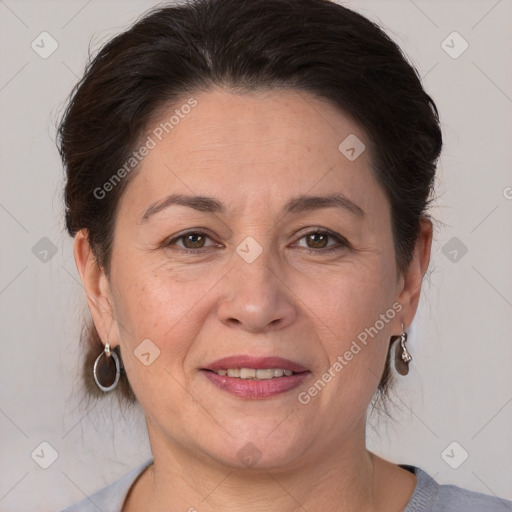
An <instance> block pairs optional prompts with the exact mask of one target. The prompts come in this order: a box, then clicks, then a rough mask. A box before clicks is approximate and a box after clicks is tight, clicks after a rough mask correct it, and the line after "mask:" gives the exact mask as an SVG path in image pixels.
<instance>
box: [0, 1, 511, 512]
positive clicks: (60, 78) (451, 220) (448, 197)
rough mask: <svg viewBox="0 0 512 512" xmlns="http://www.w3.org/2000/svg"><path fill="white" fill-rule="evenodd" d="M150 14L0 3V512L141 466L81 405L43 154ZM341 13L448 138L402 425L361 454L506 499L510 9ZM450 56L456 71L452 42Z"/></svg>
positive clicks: (424, 6) (142, 436) (50, 180)
mask: <svg viewBox="0 0 512 512" xmlns="http://www.w3.org/2000/svg"><path fill="white" fill-rule="evenodd" d="M153 5H155V4H154V3H153V2H148V1H123V2H121V1H110V2H106V1H101V2H100V1H99V0H92V1H91V0H89V1H84V0H80V1H67V2H64V1H61V2H50V1H39V2H35V1H34V2H30V1H21V0H18V1H15V0H0V37H1V45H2V62H1V75H0V109H1V113H2V116H1V120H0V129H1V142H0V144H1V147H0V163H1V173H2V176H1V179H2V187H1V195H0V219H1V224H0V225H1V242H2V258H1V269H0V270H1V273H0V305H1V308H2V322H1V324H0V329H1V340H2V357H1V358H0V379H1V386H0V413H1V414H0V435H1V439H2V457H1V459H0V510H2V511H13V512H14V511H29V510H30V511H33V510H38V511H54V510H59V509H60V508H63V507H64V506H65V505H68V504H69V503H71V502H74V501H76V500H79V499H82V498H83V497H84V496H85V495H87V494H90V493H92V492H93V491H95V490H97V489H99V488H100V487H103V486H104V485H106V484H108V483H110V482H112V481H114V480H116V479H117V478H119V477H120V476H121V475H123V474H124V473H126V472H127V471H128V470H129V469H131V468H132V467H134V466H135V465H136V464H138V463H139V462H142V461H144V460H145V459H147V458H148V457H149V456H150V450H149V444H148V441H147V438H146V435H147V434H146V430H145V424H144V422H143V417H142V414H141V411H140V409H135V410H134V411H122V410H120V409H119V407H118V406H117V405H116V404H115V403H113V402H109V401H107V402H104V403H102V404H86V403H80V387H79V384H80V380H79V366H78V357H79V352H78V335H79V330H80V326H81V322H82V318H83V316H84V315H85V314H88V313H87V308H86V304H85V295H84V292H83V289H82V287H81V284H80V281H79V278H78V274H77V272H76V268H75V263H74V259H73V253H72V240H71V239H70V238H69V237H68V236H67V234H66V233H65V232H64V224H63V217H62V211H63V205H62V199H61V197H62V192H61V190H62V185H63V171H62V166H61V163H60V161H59V158H58V154H57V151H56V148H55V145H54V138H55V125H56V120H57V119H58V117H59V115H60V113H61V112H62V108H63V105H64V103H65V100H66V98H67V96H68V94H69V92H70V91H71V88H72V86H73V85H74V84H75V82H76V81H77V78H78V77H79V76H81V74H82V72H83V68H84V63H85V60H86V58H87V53H88V47H89V43H90V42H91V40H92V42H91V50H93V51H94V50H96V49H97V48H98V47H99V45H100V44H102V43H104V42H105V41H106V40H108V38H109V37H110V36H111V35H113V34H115V33H117V32H119V31H120V30H121V29H123V28H125V27H127V25H128V24H129V23H131V22H132V21H133V20H134V19H135V17H137V16H138V15H140V14H141V13H142V12H143V11H144V10H146V9H147V8H149V7H151V6H153ZM345 5H347V6H349V7H351V8H353V9H355V10H357V11H359V12H361V13H362V14H364V15H366V16H368V17H369V18H371V19H373V20H375V21H377V22H378V23H379V24H381V26H383V27H384V28H385V29H386V30H387V32H388V33H389V34H390V35H391V36H392V37H393V38H394V39H395V40H396V41H397V42H398V44H399V45H401V47H402V48H403V49H404V51H405V52H406V53H407V55H408V56H409V57H410V60H411V61H412V62H413V63H414V64H415V65H416V67H417V68H418V70H419V72H420V74H421V75H422V77H423V79H424V85H425V87H426V89H427V91H428V92H429V93H430V94H431V95H432V96H433V98H434V100H435V101H436V103H437V105H438V108H439V110H440V113H441V118H442V127H443V131H444V139H445V147H444V151H443V156H442V159H441V162H440V165H439V177H438V189H437V195H438V197H439V199H438V201H437V202H436V205H435V208H434V209H433V210H432V214H433V215H434V217H435V218H436V219H438V220H439V221H441V223H440V224H439V226H438V227H439V229H438V231H437V232H436V234H435V241H434V246H433V252H432V262H431V266H430V273H429V277H428V279H427V280H426V281H425V287H424V290H423V295H422V298H421V303H420V309H419V312H418V314H417V316H416V318H415V320H414V323H413V325H412V327H411V333H410V338H409V340H410V341H409V347H410V350H411V353H412V354H413V357H414V362H413V364H412V368H411V371H410V373H409V375H408V376H407V377H404V378H400V379H399V384H398V386H397V388H396V389H397V394H398V396H397V398H396V401H397V402H398V404H401V405H400V408H399V409H396V410H394V411H393V415H394V418H395V421H393V422H389V421H386V420H385V419H384V418H382V417H380V418H379V417H378V416H372V418H371V419H372V421H371V428H369V429H368V446H369V448H370V449H372V450H374V451H375V452H377V453H378V454H380V455H382V456H384V457H386V458H388V459H390V460H392V461H394V462H397V463H409V464H415V465H418V466H420V467H422V468H423V469H424V470H426V471H428V472H429V473H430V474H431V475H432V476H434V477H435V478H436V480H438V481H439V482H441V483H453V484H456V485H460V486H462V487H466V488H468V489H472V490H475V491H479V492H483V493H486V494H497V495H498V496H502V497H504V498H508V499H512V487H511V486H510V482H511V481H512V456H511V455H512V436H511V432H512V428H511V427H512V376H511V371H510V367H511V365H510V363H511V360H512V359H511V356H512V343H511V335H510V333H511V331H512V271H511V261H512V260H511V255H512V229H511V228H512V222H511V219H512V172H511V162H512V149H511V148H512V141H511V138H510V137H511V134H512V126H511V125H512V116H511V114H512V99H511V98H512V59H511V58H510V57H511V55H510V49H511V48H512V27H511V25H510V20H512V2H511V1H510V0H508V1H507V0H501V1H496V0H481V1H467V0H466V1H426V0H422V1H421V0H415V1H409V0H399V1H398V0H397V1H382V0H380V1H366V0H364V1H363V0H357V1H349V2H345ZM43 31H46V32H48V33H49V34H51V36H52V37H53V38H54V39H55V40H56V41H57V43H58V48H57V50H56V51H55V52H54V53H53V54H52V55H50V56H49V57H48V58H46V59H44V58H42V57H41V56H40V55H39V54H38V53H36V51H34V50H33V49H32V47H31V43H32V41H34V40H35V41H36V43H37V41H40V38H38V36H39V34H40V33H41V32H43ZM453 31H457V32H458V33H459V34H460V35H461V36H462V37H463V38H464V40H466V41H467V43H468V44H469V47H468V48H467V50H466V51H465V52H464V53H462V55H460V56H458V58H453V55H452V56H450V55H449V54H448V53H447V52H446V51H445V49H444V48H443V46H442V42H443V41H444V40H445V39H446V38H447V36H449V35H450V34H451V33H452V32H453ZM45 37H46V36H45ZM456 37H457V36H456ZM452 40H453V42H451V41H452ZM46 41H47V42H46V44H45V48H46V49H48V48H49V40H46ZM39 44H40V46H42V44H41V43H39ZM447 44H449V45H450V46H452V47H453V48H452V49H451V50H449V51H451V52H452V54H453V52H455V51H457V50H460V49H461V48H462V46H461V44H463V43H462V40H461V39H457V38H456V39H453V36H452V38H451V39H450V38H448V40H447ZM44 237H46V238H48V239H49V241H50V242H49V241H48V240H45V239H44ZM41 239H43V240H42V241H41ZM464 247H465V248H467V253H465V254H463V252H464ZM52 248H54V249H53V252H52V250H51V249H52ZM45 250H48V251H49V252H47V253H45V252H44V251H45ZM454 250H455V251H456V252H453V251H454ZM53 253H55V254H53ZM455 256H456V258H455ZM43 442H46V443H49V444H50V445H51V447H52V448H49V447H48V446H47V445H41V443H43ZM453 442H456V443H457V444H455V445H452V443H453ZM450 445H451V446H450ZM447 447H448V450H447V451H445V450H446V449H447ZM452 449H453V451H452ZM52 450H55V451H56V452H57V454H58V456H57V458H56V460H55V461H54V462H53V463H52V464H51V465H50V466H49V467H48V468H47V469H43V468H42V467H41V465H45V464H48V463H50V462H51V454H52V453H53V452H52ZM465 452H467V453H468V454H469V456H468V458H467V460H465V461H464V462H463V463H461V461H462V460H463V458H464V453H465ZM443 454H444V455H443ZM447 461H448V462H450V463H451V464H452V465H457V466H458V467H457V468H456V469H454V468H452V467H450V465H449V464H448V463H447ZM105 512H106V511H105Z"/></svg>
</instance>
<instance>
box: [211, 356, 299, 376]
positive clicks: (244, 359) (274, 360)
mask: <svg viewBox="0 0 512 512" xmlns="http://www.w3.org/2000/svg"><path fill="white" fill-rule="evenodd" d="M228 368H254V369H255V370H258V369H266V368H281V369H283V370H291V371H292V372H294V373H302V372H307V371H308V369H307V368H304V366H302V365H300V364H298V363H296V362H295V361H290V360H289V359H284V358H282V357H276V356H269V357H257V356H249V355H235V356H229V357H223V358H222V359H217V360H216V361H214V362H213V363H210V364H208V366H206V367H204V368H202V369H203V370H211V371H214V372H216V371H218V370H226V369H228Z"/></svg>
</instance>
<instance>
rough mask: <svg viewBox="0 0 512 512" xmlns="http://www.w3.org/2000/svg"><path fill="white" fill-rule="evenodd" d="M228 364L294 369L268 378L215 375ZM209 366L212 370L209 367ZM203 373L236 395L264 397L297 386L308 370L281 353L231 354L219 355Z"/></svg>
mask: <svg viewBox="0 0 512 512" xmlns="http://www.w3.org/2000/svg"><path fill="white" fill-rule="evenodd" d="M228 368H255V369H265V368H281V369H283V370H291V371H293V372H297V373H295V374H294V375H290V376H283V377H277V378H273V379H269V380H259V381H258V380H248V379H240V378H237V377H228V376H227V375H218V374H217V373H215V371H216V370H225V369H228ZM209 370H211V371H209ZM201 372H202V373H203V375H204V376H205V377H206V378H207V379H208V380H209V381H210V382H211V383H212V384H214V385H215V386H216V387H218V388H219V389H222V390H223V391H227V392H229V393H231V394H233V395H235V396H237V397H239V398H246V399H264V398H270V397H273V396H276V395H278V394H280V393H284V392H286V391H290V390H291V389H293V388H296V387H297V386H299V385H300V384H301V383H302V382H303V381H304V379H306V378H307V377H308V376H309V375H310V374H311V372H310V371H309V370H308V369H307V368H304V367H303V366H301V365H300V364H298V363H295V362H293V361H290V360H288V359H283V358H282V357H254V356H245V355H239V356H231V357H225V358H222V359H218V360H217V361H215V362H213V363H211V364H209V365H208V366H207V367H206V368H204V369H202V370H201Z"/></svg>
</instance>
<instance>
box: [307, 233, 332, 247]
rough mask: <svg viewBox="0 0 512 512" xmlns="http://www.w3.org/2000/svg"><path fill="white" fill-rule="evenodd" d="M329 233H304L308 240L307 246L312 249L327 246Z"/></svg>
mask: <svg viewBox="0 0 512 512" xmlns="http://www.w3.org/2000/svg"><path fill="white" fill-rule="evenodd" d="M328 238H329V235H327V234H326V233H310V234H309V235H306V240H307V242H308V244H309V245H308V247H311V248H313V249H323V248H324V247H326V246H327V241H328Z"/></svg>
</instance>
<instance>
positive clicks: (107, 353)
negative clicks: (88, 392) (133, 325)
mask: <svg viewBox="0 0 512 512" xmlns="http://www.w3.org/2000/svg"><path fill="white" fill-rule="evenodd" d="M92 373H93V375H94V380H95V381H96V384H97V385H98V387H99V388H100V389H101V390H102V391H104V392H105V393H106V392H108V391H112V390H113V389H114V388H115V387H116V386H117V383H118V382H119V376H120V373H121V364H120V362H119V356H118V355H117V354H116V353H115V352H114V351H113V350H110V343H109V342H108V341H107V342H106V343H105V349H104V350H103V351H102V352H101V354H100V355H99V356H98V357H97V358H96V361H95V362H94V368H93V371H92Z"/></svg>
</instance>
